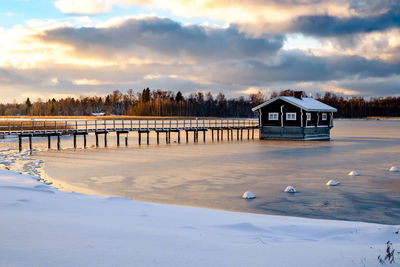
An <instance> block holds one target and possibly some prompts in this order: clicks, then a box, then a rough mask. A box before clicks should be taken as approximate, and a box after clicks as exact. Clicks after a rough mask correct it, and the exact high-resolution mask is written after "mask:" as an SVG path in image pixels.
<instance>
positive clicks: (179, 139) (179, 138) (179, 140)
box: [178, 130, 181, 144]
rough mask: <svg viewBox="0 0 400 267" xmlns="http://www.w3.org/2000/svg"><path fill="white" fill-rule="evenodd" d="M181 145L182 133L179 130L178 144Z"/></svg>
mask: <svg viewBox="0 0 400 267" xmlns="http://www.w3.org/2000/svg"><path fill="white" fill-rule="evenodd" d="M180 143H181V131H180V130H178V144H180Z"/></svg>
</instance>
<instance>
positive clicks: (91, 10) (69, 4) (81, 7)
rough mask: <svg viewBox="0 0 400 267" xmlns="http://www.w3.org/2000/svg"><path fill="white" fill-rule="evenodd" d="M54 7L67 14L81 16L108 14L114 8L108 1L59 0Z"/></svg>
mask: <svg viewBox="0 0 400 267" xmlns="http://www.w3.org/2000/svg"><path fill="white" fill-rule="evenodd" d="M54 5H55V6H56V7H57V8H58V9H59V10H60V11H61V12H63V13H65V14H80V15H93V14H100V13H108V12H110V11H111V7H112V3H110V2H109V1H106V0H58V1H56V2H54Z"/></svg>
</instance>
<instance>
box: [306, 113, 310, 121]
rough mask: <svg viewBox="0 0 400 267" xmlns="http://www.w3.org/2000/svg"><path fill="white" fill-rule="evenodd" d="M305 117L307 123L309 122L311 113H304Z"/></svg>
mask: <svg viewBox="0 0 400 267" xmlns="http://www.w3.org/2000/svg"><path fill="white" fill-rule="evenodd" d="M306 115H307V121H311V113H306Z"/></svg>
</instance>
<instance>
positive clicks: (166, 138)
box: [165, 132, 168, 144]
mask: <svg viewBox="0 0 400 267" xmlns="http://www.w3.org/2000/svg"><path fill="white" fill-rule="evenodd" d="M165 143H166V144H168V132H165Z"/></svg>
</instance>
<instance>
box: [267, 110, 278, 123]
mask: <svg viewBox="0 0 400 267" xmlns="http://www.w3.org/2000/svg"><path fill="white" fill-rule="evenodd" d="M268 120H270V121H277V120H278V112H270V113H268Z"/></svg>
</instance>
